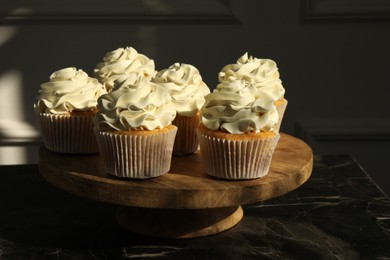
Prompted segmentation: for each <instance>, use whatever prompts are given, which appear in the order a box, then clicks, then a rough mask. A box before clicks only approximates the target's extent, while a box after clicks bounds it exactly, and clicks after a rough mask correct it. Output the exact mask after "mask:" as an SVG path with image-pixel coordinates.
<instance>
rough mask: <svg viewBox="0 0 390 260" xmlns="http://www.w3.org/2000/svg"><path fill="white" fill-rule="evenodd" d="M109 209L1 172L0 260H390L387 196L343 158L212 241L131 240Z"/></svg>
mask: <svg viewBox="0 0 390 260" xmlns="http://www.w3.org/2000/svg"><path fill="white" fill-rule="evenodd" d="M116 209H117V206H115V205H110V204H105V203H102V202H97V201H92V200H88V199H84V198H80V197H77V196H74V195H71V194H68V193H66V192H65V191H62V190H59V189H57V188H56V187H54V186H52V185H51V184H49V183H48V182H46V181H45V180H44V179H43V178H42V177H41V176H40V174H39V171H38V167H37V165H21V166H1V167H0V259H130V258H131V259H140V258H144V259H145V258H147V259H150V258H162V259H390V200H389V198H388V197H386V195H385V194H384V193H383V192H382V191H381V190H380V189H379V188H378V186H377V185H376V184H375V183H374V182H373V181H372V179H371V178H370V177H369V176H368V175H367V174H366V173H365V172H364V171H363V170H362V169H361V168H360V166H359V165H358V164H357V163H356V162H355V161H354V160H353V159H351V158H350V157H348V156H326V157H316V158H315V161H314V169H313V173H312V176H311V177H310V179H309V180H308V181H307V182H306V183H305V184H304V185H303V186H301V187H299V188H298V189H297V190H295V191H293V192H290V193H288V194H286V195H284V196H281V197H279V198H274V199H272V200H268V201H265V202H263V203H260V204H256V205H248V206H245V207H244V211H245V217H244V219H243V220H242V221H241V222H240V223H239V224H238V225H237V226H236V227H234V228H232V229H230V230H228V231H225V232H222V233H220V234H217V235H213V236H209V237H204V238H196V239H184V240H170V239H158V238H150V237H145V236H139V235H135V234H132V233H130V232H128V231H126V230H124V229H122V228H121V227H120V226H119V225H118V224H117V223H116V222H115V214H116Z"/></svg>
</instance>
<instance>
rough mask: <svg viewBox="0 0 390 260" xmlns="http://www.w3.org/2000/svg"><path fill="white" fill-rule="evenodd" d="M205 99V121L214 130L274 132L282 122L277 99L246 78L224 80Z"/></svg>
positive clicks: (232, 132)
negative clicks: (261, 90) (277, 124)
mask: <svg viewBox="0 0 390 260" xmlns="http://www.w3.org/2000/svg"><path fill="white" fill-rule="evenodd" d="M205 98H206V103H205V104H204V106H203V108H202V110H201V122H202V124H203V125H204V126H205V127H207V128H208V129H211V130H222V131H226V132H229V133H231V134H244V133H249V132H261V131H273V129H274V126H275V124H276V123H277V122H278V118H279V115H278V113H277V110H276V107H275V105H274V101H273V98H272V97H271V96H270V95H269V94H267V93H265V92H260V91H259V90H258V89H257V88H256V87H255V86H254V85H252V84H247V82H245V81H244V80H237V79H230V80H226V81H223V82H221V83H220V84H219V85H218V86H217V88H216V89H215V90H214V91H213V93H211V94H209V95H207V96H206V97H205Z"/></svg>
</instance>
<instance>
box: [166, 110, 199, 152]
mask: <svg viewBox="0 0 390 260" xmlns="http://www.w3.org/2000/svg"><path fill="white" fill-rule="evenodd" d="M172 124H173V125H175V126H177V134H176V138H175V144H174V146H173V154H174V155H183V154H191V153H194V152H196V151H197V150H198V148H199V143H198V137H197V136H196V128H198V126H199V114H196V115H195V116H193V117H186V116H180V115H176V118H175V119H174V120H173V122H172Z"/></svg>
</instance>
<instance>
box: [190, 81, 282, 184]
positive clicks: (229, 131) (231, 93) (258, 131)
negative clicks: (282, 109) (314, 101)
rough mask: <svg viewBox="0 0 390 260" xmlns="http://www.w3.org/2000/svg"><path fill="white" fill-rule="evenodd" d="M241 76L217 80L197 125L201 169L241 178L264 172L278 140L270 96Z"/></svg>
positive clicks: (275, 113)
mask: <svg viewBox="0 0 390 260" xmlns="http://www.w3.org/2000/svg"><path fill="white" fill-rule="evenodd" d="M259 93H260V92H259V91H258V90H257V88H256V86H255V85H253V84H247V82H245V80H241V79H239V80H237V79H229V80H225V81H223V82H221V83H220V84H219V85H218V86H217V88H216V89H215V90H214V91H213V93H211V94H209V95H207V96H206V97H205V98H206V103H205V104H204V106H203V107H202V109H201V124H200V126H199V128H198V129H197V134H198V139H199V144H200V154H201V157H202V161H203V167H204V171H205V172H206V173H207V174H209V175H212V176H215V177H218V178H223V179H232V180H241V179H256V178H259V177H262V176H265V175H266V174H267V173H268V170H269V167H270V164H271V160H272V155H273V152H274V149H275V147H276V145H277V142H278V140H279V137H280V135H279V133H278V132H277V131H275V126H276V125H277V122H278V120H279V114H278V112H277V110H276V106H275V104H274V102H273V98H272V96H270V95H268V94H267V93H261V95H259Z"/></svg>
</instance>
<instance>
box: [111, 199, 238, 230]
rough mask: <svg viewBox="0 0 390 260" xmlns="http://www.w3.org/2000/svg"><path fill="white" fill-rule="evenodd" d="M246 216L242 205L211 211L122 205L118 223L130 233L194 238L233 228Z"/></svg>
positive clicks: (212, 209)
mask: <svg viewBox="0 0 390 260" xmlns="http://www.w3.org/2000/svg"><path fill="white" fill-rule="evenodd" d="M242 217H243V210H242V208H241V206H238V207H226V208H209V209H153V208H138V207H125V206H121V207H119V209H118V214H117V221H118V223H119V224H120V225H121V226H122V227H124V228H126V229H127V230H129V231H131V232H133V233H137V234H141V235H146V236H153V237H160V238H194V237H203V236H208V235H213V234H217V233H220V232H222V231H224V230H227V229H229V228H232V227H234V226H235V225H236V224H237V223H238V222H240V220H241V219H242Z"/></svg>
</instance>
